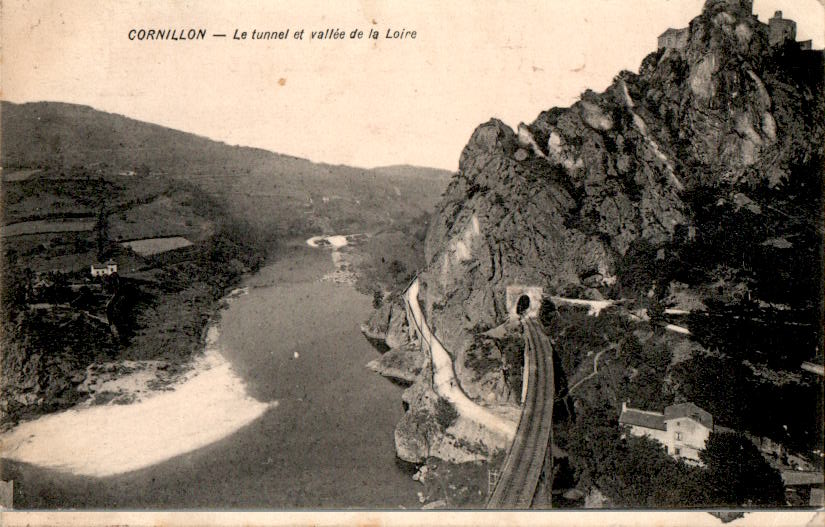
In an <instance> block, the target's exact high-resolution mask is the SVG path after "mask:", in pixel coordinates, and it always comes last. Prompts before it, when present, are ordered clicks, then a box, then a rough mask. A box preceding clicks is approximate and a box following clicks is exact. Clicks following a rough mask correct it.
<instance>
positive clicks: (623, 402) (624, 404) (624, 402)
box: [622, 401, 627, 413]
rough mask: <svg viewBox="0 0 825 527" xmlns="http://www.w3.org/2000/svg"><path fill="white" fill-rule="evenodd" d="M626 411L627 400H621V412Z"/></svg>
mask: <svg viewBox="0 0 825 527" xmlns="http://www.w3.org/2000/svg"><path fill="white" fill-rule="evenodd" d="M626 411H627V401H622V413H625V412H626Z"/></svg>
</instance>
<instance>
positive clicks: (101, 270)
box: [91, 260, 117, 277]
mask: <svg viewBox="0 0 825 527" xmlns="http://www.w3.org/2000/svg"><path fill="white" fill-rule="evenodd" d="M91 271H92V276H93V277H94V276H109V275H112V274H114V273H116V272H117V263H116V262H115V261H114V260H108V261H107V262H106V263H103V264H101V263H97V264H92V266H91Z"/></svg>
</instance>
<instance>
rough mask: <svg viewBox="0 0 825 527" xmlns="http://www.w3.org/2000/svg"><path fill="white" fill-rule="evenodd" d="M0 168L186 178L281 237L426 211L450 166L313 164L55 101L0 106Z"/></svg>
mask: <svg viewBox="0 0 825 527" xmlns="http://www.w3.org/2000/svg"><path fill="white" fill-rule="evenodd" d="M0 119H1V121H0V122H1V123H2V155H0V162H1V163H2V166H3V168H4V171H9V170H15V169H34V168H45V169H49V170H52V171H54V170H58V171H61V170H62V171H69V170H71V169H72V168H78V167H83V168H85V169H87V170H89V169H90V170H96V171H99V172H101V173H130V172H144V173H145V172H148V173H151V174H153V175H161V176H168V177H172V178H176V179H180V180H184V181H188V182H191V183H194V184H195V185H196V186H198V187H199V188H201V189H202V190H204V191H206V192H207V193H209V194H210V195H213V196H216V197H220V198H221V200H222V201H224V202H225V204H226V205H227V207H228V209H229V210H230V212H232V213H233V214H236V215H238V216H240V217H242V218H244V219H246V220H248V221H250V222H252V223H253V224H254V225H257V226H259V227H261V228H265V229H268V230H275V231H278V232H279V233H281V234H284V235H289V234H299V233H305V232H317V231H319V230H321V231H347V230H369V229H374V228H378V227H381V226H383V225H386V224H388V223H389V224H393V223H396V222H399V221H403V220H408V219H410V218H415V217H418V216H421V215H422V214H424V213H427V212H429V211H432V210H433V208H434V206H435V204H436V202H437V200H438V199H439V197H440V194H441V192H442V191H443V189H444V188H445V187H446V184H447V181H448V180H449V177H450V175H451V174H450V173H449V172H447V171H444V170H438V169H431V168H420V167H410V166H397V167H385V168H380V169H372V170H370V169H362V168H353V167H347V166H340V165H326V164H318V163H313V162H311V161H308V160H306V159H300V158H296V157H291V156H287V155H282V154H276V153H273V152H269V151H266V150H262V149H258V148H249V147H241V146H231V145H227V144H225V143H221V142H218V141H213V140H211V139H208V138H205V137H201V136H197V135H194V134H189V133H185V132H181V131H178V130H173V129H170V128H165V127H162V126H158V125H155V124H151V123H146V122H142V121H137V120H134V119H130V118H128V117H124V116H122V115H117V114H111V113H106V112H101V111H98V110H95V109H94V108H91V107H88V106H81V105H75V104H66V103H58V102H37V103H25V104H15V103H11V102H5V101H4V102H2V103H0Z"/></svg>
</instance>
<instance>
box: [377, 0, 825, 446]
mask: <svg viewBox="0 0 825 527" xmlns="http://www.w3.org/2000/svg"><path fill="white" fill-rule="evenodd" d="M743 4H745V5H744V7H743ZM747 4H748V2H747V0H741V1H740V0H708V2H707V3H706V5H705V8H704V10H703V12H702V13H701V15H699V16H698V17H696V18H695V19H694V20H693V21H692V22H691V24H690V28H689V30H688V35H687V43H686V45H685V47H684V48H682V49H661V50H659V51H657V52H654V53H651V54H650V55H649V56H648V57H647V58H645V60H644V61H643V63H642V65H641V67H640V69H639V73H638V74H634V73H631V72H627V71H624V72H621V73H619V74H618V75H617V76H616V78H615V79H614V82H613V83H612V84H611V85H610V86H609V87H608V88H607V89H606V90H605V91H604V92H603V93H595V92H593V91H587V92H585V93H584V94H583V95H582V97H581V100H580V101H578V102H576V103H575V104H573V105H572V106H571V107H570V108H553V109H550V110H548V111H545V112H542V113H541V114H540V115H539V116H538V117H537V118H536V120H535V121H533V122H532V123H530V124H523V123H522V124H520V125H519V126H518V128H517V130H516V131H513V130H512V129H511V128H509V127H508V126H506V125H505V124H504V123H502V122H500V121H498V120H495V119H493V120H490V121H489V122H487V123H484V124H482V125H480V126H479V127H478V128H477V129H476V130H475V131H474V132H473V134H472V136H471V137H470V140H469V142H468V143H467V146H466V147H465V148H464V150H463V152H462V154H461V158H460V162H459V171H458V173H457V174H455V176H454V177H453V179H452V181H451V182H450V184H449V186H448V188H447V190H446V192H445V193H444V196H443V198H442V201H441V203H440V204H439V207H438V209H437V213H436V214H435V216H434V218H433V219H432V221H431V222H430V226H429V231H428V233H427V239H426V243H425V258H426V267H425V269H423V270H422V272H421V273H420V274H419V280H420V292H419V299H420V300H421V301H422V307H423V309H424V312H425V316H426V320H427V323H428V324H429V325H430V327H431V329H432V330H433V332H434V333H435V335H436V336H437V337H438V338H439V339H440V340H441V341H442V343H443V344H444V345H445V348H446V349H447V350H448V352H449V353H451V354H452V356H453V365H454V369H455V372H456V377H457V379H458V381H459V383H460V384H461V388H462V389H463V390H464V392H465V393H467V395H468V396H469V397H471V398H472V399H474V400H475V401H476V402H478V403H480V404H484V405H491V406H495V405H499V407H500V408H503V407H507V406H508V405H510V407H512V405H513V404H514V402H515V401H513V400H512V392H513V387H510V386H508V385H507V382H506V381H507V379H506V378H505V376H504V375H503V372H502V371H497V370H496V367H495V364H496V363H499V364H501V365H502V367H503V365H504V361H503V359H502V356H501V353H498V354H496V353H488V354H485V355H484V356H483V357H481V356H480V355H479V349H477V338H476V336H477V335H478V334H479V333H481V332H482V331H486V330H488V329H490V328H493V327H495V326H497V325H499V324H501V323H502V322H504V321H505V319H506V318H507V312H506V308H505V294H506V287H507V286H508V285H514V284H522V285H536V286H542V287H543V288H544V293H545V294H550V295H553V294H563V295H568V296H578V297H581V298H591V299H599V298H602V297H604V296H619V295H622V294H623V293H622V291H621V287H624V285H622V282H621V281H619V282H617V278H618V277H617V275H619V274H620V273H622V276H627V275H626V273H631V274H633V273H634V272H635V271H634V269H638V267H634V265H635V262H634V258H637V256H636V255H638V254H648V255H650V254H655V255H656V256H655V258H656V261H660V260H662V261H664V260H665V256H666V255H667V254H669V255H670V256H671V257H673V256H674V255H676V257H675V258H673V259H674V260H677V261H681V260H680V258H679V257H681V256H686V258H687V259H688V260H690V262H689V263H690V265H693V266H695V264H696V261H695V260H696V258H701V259H703V260H704V259H707V260H709V262H707V264H708V265H706V267H707V268H708V269H712V270H713V271H712V272H710V273H708V274H707V275H702V274H701V272H704V271H701V269H700V273H699V274H689V273H688V274H687V275H679V276H681V277H685V279H686V280H695V283H694V282H691V283H690V284H681V286H682V289H684V291H682V290H680V292H679V295H678V296H679V298H680V299H682V300H683V301H685V302H686V305H698V306H699V307H701V306H702V303H701V301H700V299H699V298H698V295H701V292H702V291H703V290H707V289H708V288H712V289H713V290H714V291H716V293H714V294H717V296H719V295H722V292H721V289H722V287H723V286H724V287H726V288H727V290H726V293H725V294H727V295H736V294H739V293H738V292H737V291H739V290H740V289H741V292H742V295H744V294H745V293H747V294H748V295H749V294H750V291H751V289H750V288H749V286H747V285H746V284H747V283H751V282H748V280H752V279H753V277H754V276H756V274H755V273H762V275H760V276H762V277H764V276H765V275H766V274H770V273H772V272H774V270H775V269H777V267H776V266H773V267H771V266H768V267H765V268H760V269H761V270H754V271H750V270H749V271H748V272H744V273H739V271H741V270H738V269H734V267H735V266H736V265H739V264H738V261H742V260H741V259H738V258H739V257H740V256H741V253H737V254H733V252H735V251H733V252H732V251H728V250H720V249H724V247H723V246H727V245H730V239H729V238H728V237H727V236H726V235H725V232H724V229H719V228H718V227H719V225H722V224H723V223H724V221H725V220H726V217H727V218H731V221H741V222H742V225H740V227H742V228H741V229H739V230H742V231H743V232H742V233H740V234H737V236H739V238H741V239H744V240H746V241H747V243H744V244H740V245H736V246H735V249H736V251H740V250H741V251H750V252H754V250H752V248H753V247H761V246H763V245H769V246H771V247H776V248H777V250H783V249H782V248H783V247H784V248H786V249H787V248H789V247H793V248H794V250H795V251H797V252H796V253H795V254H798V255H799V256H798V257H797V258H796V259H795V258H794V257H790V258H787V257H781V255H775V254H773V253H771V254H767V253H765V251H762V252H763V253H765V254H762V255H761V256H760V258H762V260H764V261H766V262H774V263H781V266H784V267H782V273H783V274H781V276H783V277H784V280H785V281H786V282H788V283H785V284H783V287H785V289H784V290H783V291H779V290H778V289H777V290H776V291H774V290H772V289H771V288H770V287H763V288H762V289H763V292H765V293H766V294H769V295H775V296H777V298H776V299H775V300H778V301H779V302H780V303H783V302H785V303H787V302H789V300H788V299H789V298H790V299H793V298H797V299H798V302H797V303H798V304H799V305H800V306H802V307H803V308H804V307H805V306H806V302H808V304H809V305H808V307H807V308H810V309H813V308H811V307H810V306H813V304H814V303H816V299H815V298H811V299H808V298H799V297H803V296H805V295H806V294H807V292H808V291H809V290H810V289H813V288H812V287H809V286H808V283H807V282H805V280H795V279H792V277H794V276H798V275H801V276H809V275H815V274H817V269H820V268H821V267H817V265H818V264H817V262H821V260H820V259H819V258H821V256H820V255H819V253H818V252H817V251H818V250H817V249H816V248H815V247H819V245H818V244H820V243H821V239H820V238H818V237H816V236H818V235H812V234H811V233H810V232H809V231H810V229H809V227H808V226H806V225H804V222H802V220H801V219H800V218H808V217H809V218H811V219H812V221H814V222H817V223H818V224H821V210H822V207H821V201H817V199H818V198H816V196H818V195H819V194H821V193H819V192H818V191H817V190H816V189H818V188H820V187H821V178H820V177H819V174H818V173H816V170H817V168H810V167H816V166H818V165H819V162H820V161H821V159H822V158H823V152H822V147H823V144H825V143H823V141H824V140H825V127H823V126H822V123H820V122H818V119H819V118H820V117H821V116H822V115H825V98H823V91H824V90H823V79H822V65H823V57H822V53H821V52H819V53H818V54H817V53H814V52H803V51H800V49H799V47H798V46H797V45H796V44H795V43H792V42H790V43H787V44H786V45H783V46H779V47H771V46H770V45H769V44H768V34H767V26H765V25H764V24H761V23H759V21H758V20H757V19H756V18H755V17H754V16H753V15H751V13H750V7H749V6H748V5H747ZM794 178H798V179H794ZM749 194H751V195H750V196H749ZM805 194H809V195H813V196H814V197H813V198H810V199H801V198H800V196H802V197H804V195H805ZM757 196H759V198H758V199H757ZM766 196H767V198H766ZM708 198H712V199H711V200H710V201H708ZM773 198H776V199H777V200H776V201H771V200H773ZM757 201H759V202H761V203H762V204H763V205H762V206H760V204H759V203H757ZM768 202H770V203H772V204H777V203H779V202H781V203H783V204H785V205H784V206H785V207H788V206H791V207H804V208H803V209H802V210H798V211H795V212H796V213H799V216H800V218H797V219H794V220H793V221H792V222H786V221H785V220H777V216H776V215H775V214H774V215H773V216H771V219H770V221H768V219H769V218H768V214H767V209H763V206H764V207H773V205H768ZM708 203H710V205H708ZM714 207H715V208H714ZM719 211H723V212H719ZM779 212H780V213H781V214H782V215H783V216H787V217H792V216H793V215H788V214H787V213H785V212H784V211H779ZM725 215H727V216H725ZM817 218H820V219H819V220H817ZM716 222H719V223H718V224H717V223H716ZM751 224H753V225H751ZM748 225H750V226H749V227H748ZM745 227H747V229H750V230H748V231H747V232H745V231H744V229H745ZM702 229H706V230H707V232H705V233H702V232H701V230H702ZM806 229H807V230H806ZM697 231H698V232H699V235H698V237H697V235H696V232H697ZM703 236H704V239H703ZM760 236H761V238H760ZM732 238H736V236H733V237H732ZM739 238H736V239H739ZM789 240H795V241H794V242H791V241H789ZM740 241H741V240H740ZM737 243H738V242H737ZM795 244H799V245H795ZM697 248H698V249H699V250H700V251H701V252H699V253H698V254H699V256H697V257H693V258H691V257H690V254H691V251H692V250H694V249H697ZM680 251H683V252H682V253H680ZM806 251H807V252H806ZM660 254H661V255H663V256H662V257H660V256H659V255H660ZM646 258H647V257H646ZM759 261H760V260H759V258H754V262H759ZM805 261H810V262H812V263H811V266H809V267H806V266H805V265H801V266H800V265H798V264H799V262H805ZM656 265H658V264H656ZM742 265H743V266H744V263H743V264H742ZM714 266H715V267H714ZM627 269H630V271H627ZM702 269H704V268H702ZM797 271H800V272H797ZM749 273H752V274H749ZM641 274H642V275H644V273H641ZM740 275H741V276H740ZM674 276H675V275H674ZM696 276H700V277H702V278H696ZM789 277H791V278H789ZM640 280H641V281H650V280H652V278H651V277H650V276H642V278H641V279H640ZM702 280H705V281H704V282H702ZM768 281H769V280H768ZM627 282H628V283H629V284H630V285H628V286H627V287H628V288H629V289H630V290H631V294H632V293H633V289H634V288H635V289H639V288H642V287H643V288H645V289H644V290H645V291H646V290H648V289H647V288H649V287H650V285H652V284H649V283H644V284H639V283H636V284H633V283H632V282H633V280H629V281H627ZM637 282H638V281H637ZM614 284H616V285H617V286H619V287H615V286H614ZM677 285H678V284H677V283H675V282H673V283H671V284H670V286H671V288H674V287H673V286H677ZM786 286H787V287H786ZM675 289H679V287H676V288H675ZM722 296H724V295H722ZM814 307H816V313H819V311H818V304H817V305H816V306H814ZM368 326H369V328H368V329H370V332H367V333H371V334H373V335H379V336H381V337H382V338H384V340H385V341H386V342H387V343H389V344H390V347H392V348H397V347H399V346H400V345H402V344H403V343H404V341H405V339H407V338H409V324H408V323H407V322H406V313H404V312H403V307H402V306H393V307H391V308H388V307H385V308H383V309H382V310H379V311H378V312H376V315H375V316H374V317H373V320H372V321H371V322H370V324H369V325H368ZM405 330H407V333H406V334H405ZM405 349H407V353H412V354H411V355H410V357H408V358H410V359H411V360H408V361H406V362H404V363H405V364H406V363H409V364H413V365H414V366H415V367H407V368H406V370H405V372H403V373H404V375H405V377H406V378H408V379H415V380H414V381H413V384H412V386H411V387H410V388H409V389H408V390H407V392H405V396H404V400H405V402H406V404H407V405H408V411H407V413H406V415H405V417H404V419H403V420H402V421H401V423H399V425H398V427H397V429H396V446H397V450H398V453H399V456H400V457H402V458H403V459H407V460H411V461H420V460H421V459H423V458H424V457H425V456H426V455H436V456H438V455H441V456H453V457H456V458H460V457H461V456H458V454H457V453H456V452H455V451H453V450H451V449H452V447H449V448H448V447H446V446H445V445H447V444H448V443H447V442H445V441H442V439H444V438H445V437H447V436H448V435H449V434H447V433H445V432H444V431H437V433H435V432H433V430H434V429H433V428H432V422H431V421H432V419H433V417H432V416H433V412H434V410H433V408H434V401H435V400H436V398H437V396H435V394H434V392H433V391H432V385H431V379H430V378H429V375H430V372H429V368H428V367H425V368H424V369H422V370H421V371H420V372H418V371H417V366H418V364H420V362H419V359H420V358H421V357H416V356H415V354H414V349H413V348H405ZM493 351H495V350H493ZM499 351H501V350H499ZM422 353H423V352H422ZM390 358H392V356H391V357H390ZM482 359H483V360H482ZM387 360H388V361H389V360H390V359H387ZM428 361H429V357H427V360H426V361H425V363H427V364H428ZM395 362H396V363H399V364H401V363H402V362H401V361H395ZM481 363H483V364H486V366H485V367H484V368H482V369H479V368H480V367H479V364H481ZM392 375H394V376H396V377H400V375H401V373H399V372H393V373H392ZM487 444H489V443H487ZM442 447H443V448H442ZM433 452H436V453H435V454H434V453H433ZM471 454H472V452H470V451H465V452H464V454H463V455H464V456H470V455H471Z"/></svg>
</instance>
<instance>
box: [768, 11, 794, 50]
mask: <svg viewBox="0 0 825 527" xmlns="http://www.w3.org/2000/svg"><path fill="white" fill-rule="evenodd" d="M786 40H796V22H794V21H793V20H788V19H785V18H782V11H777V12H775V13H774V14H773V16H772V17H771V19H770V20H768V42H769V43H770V44H771V45H772V46H775V45H777V44H782V43H783V42H785V41H786Z"/></svg>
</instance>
